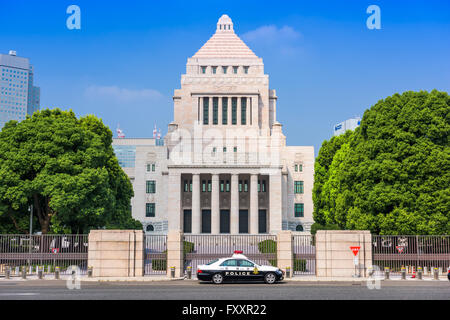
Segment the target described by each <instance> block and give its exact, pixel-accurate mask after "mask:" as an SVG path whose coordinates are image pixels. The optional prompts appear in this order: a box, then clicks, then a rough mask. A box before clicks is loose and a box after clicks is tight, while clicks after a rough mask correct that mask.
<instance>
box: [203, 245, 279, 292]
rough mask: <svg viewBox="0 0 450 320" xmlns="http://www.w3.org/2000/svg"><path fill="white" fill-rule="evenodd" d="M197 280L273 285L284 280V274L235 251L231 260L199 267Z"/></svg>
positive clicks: (220, 260)
mask: <svg viewBox="0 0 450 320" xmlns="http://www.w3.org/2000/svg"><path fill="white" fill-rule="evenodd" d="M197 269H198V270H197V279H198V280H201V281H212V282H213V283H215V284H221V283H223V282H224V281H227V280H230V281H264V282H265V283H267V284H273V283H275V282H277V281H281V280H283V278H284V272H283V271H282V270H280V269H278V268H276V267H272V266H260V265H258V264H256V263H255V262H253V261H251V260H249V259H248V258H247V257H246V256H244V255H243V252H242V251H235V252H234V254H233V256H231V257H229V258H221V259H216V260H213V261H211V262H209V263H207V264H203V265H199V266H198V267H197Z"/></svg>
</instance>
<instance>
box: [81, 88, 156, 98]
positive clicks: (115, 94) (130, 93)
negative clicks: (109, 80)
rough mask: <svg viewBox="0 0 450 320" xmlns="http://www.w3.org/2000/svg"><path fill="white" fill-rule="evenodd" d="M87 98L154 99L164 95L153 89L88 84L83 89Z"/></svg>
mask: <svg viewBox="0 0 450 320" xmlns="http://www.w3.org/2000/svg"><path fill="white" fill-rule="evenodd" d="M85 96H86V97H87V98H89V99H95V100H98V99H101V100H105V99H106V100H113V101H119V102H139V101H155V100H158V99H160V98H162V97H164V96H163V95H162V94H161V93H160V92H159V91H157V90H154V89H140V90H133V89H126V88H120V87H118V86H95V85H92V86H89V87H87V88H86V90H85Z"/></svg>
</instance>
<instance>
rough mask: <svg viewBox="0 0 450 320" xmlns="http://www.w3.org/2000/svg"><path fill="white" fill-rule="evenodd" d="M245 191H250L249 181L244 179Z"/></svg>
mask: <svg viewBox="0 0 450 320" xmlns="http://www.w3.org/2000/svg"><path fill="white" fill-rule="evenodd" d="M244 192H248V181H247V180H244Z"/></svg>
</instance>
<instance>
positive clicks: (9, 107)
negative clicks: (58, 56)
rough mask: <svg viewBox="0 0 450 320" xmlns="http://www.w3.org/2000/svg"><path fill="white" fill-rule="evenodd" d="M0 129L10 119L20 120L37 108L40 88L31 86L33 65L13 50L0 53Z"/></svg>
mask: <svg viewBox="0 0 450 320" xmlns="http://www.w3.org/2000/svg"><path fill="white" fill-rule="evenodd" d="M0 74H1V78H0V129H1V128H2V127H3V126H4V124H5V123H6V122H8V121H10V120H17V121H21V120H24V119H25V118H26V115H27V114H30V115H31V114H33V112H34V111H36V110H39V104H40V89H39V88H38V87H35V86H33V80H34V79H33V78H34V76H33V67H32V66H31V65H30V63H29V60H28V59H27V58H22V57H17V56H16V55H15V52H10V54H9V55H5V54H0Z"/></svg>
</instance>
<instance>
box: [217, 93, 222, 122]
mask: <svg viewBox="0 0 450 320" xmlns="http://www.w3.org/2000/svg"><path fill="white" fill-rule="evenodd" d="M217 99H218V103H217V108H218V109H219V110H218V113H217V120H218V121H217V125H219V126H221V125H222V97H218V98H217Z"/></svg>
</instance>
